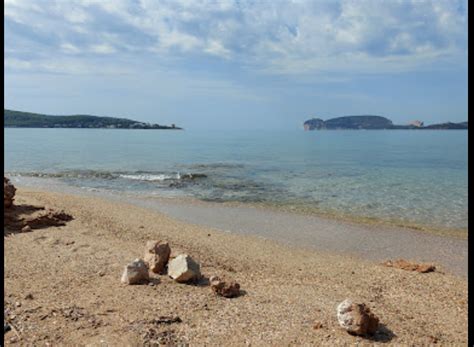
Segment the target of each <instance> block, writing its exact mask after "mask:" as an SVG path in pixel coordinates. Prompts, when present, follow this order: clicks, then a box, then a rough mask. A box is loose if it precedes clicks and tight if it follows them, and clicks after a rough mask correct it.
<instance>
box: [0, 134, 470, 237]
mask: <svg viewBox="0 0 474 347" xmlns="http://www.w3.org/2000/svg"><path fill="white" fill-rule="evenodd" d="M4 135H5V159H4V173H5V175H6V176H8V177H10V178H11V179H12V181H13V182H14V184H18V185H20V186H21V185H24V184H26V185H31V184H33V185H37V186H46V182H49V183H48V184H51V182H57V183H58V186H59V185H62V186H67V187H74V188H77V189H81V190H84V191H94V192H104V193H107V194H116V195H121V194H125V195H133V196H138V197H146V198H149V199H153V198H156V199H160V198H168V199H190V200H199V201H206V202H213V203H238V204H247V205H249V206H251V205H256V206H257V205H258V206H267V207H269V208H278V209H285V210H288V211H294V212H295V213H309V214H321V215H325V216H330V217H333V218H344V219H351V220H354V221H361V222H372V221H375V222H380V223H387V224H396V225H402V226H407V227H413V228H421V229H433V230H458V231H461V232H465V233H467V225H468V171H467V164H468V163H467V160H468V153H467V138H468V136H467V135H468V133H467V131H465V130H430V131H427V130H330V131H328V130H326V131H303V130H302V129H291V130H278V131H272V130H258V131H257V130H249V131H238V130H226V131H222V130H219V131H213V130H183V131H179V130H174V131H171V130H128V129H127V130H125V129H26V128H23V129H22V128H5V129H4Z"/></svg>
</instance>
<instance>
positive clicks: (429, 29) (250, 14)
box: [5, 0, 467, 75]
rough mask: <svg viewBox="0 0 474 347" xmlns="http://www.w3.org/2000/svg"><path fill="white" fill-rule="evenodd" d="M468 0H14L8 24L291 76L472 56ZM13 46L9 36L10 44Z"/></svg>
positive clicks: (96, 48) (66, 47)
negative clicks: (217, 59) (209, 58)
mask: <svg viewBox="0 0 474 347" xmlns="http://www.w3.org/2000/svg"><path fill="white" fill-rule="evenodd" d="M461 7H462V8H464V9H463V10H460V8H461ZM466 7H467V3H466V2H465V1H455V0H451V1H449V0H437V1H435V0H432V1H423V0H412V1H410V0H405V1H395V0H393V1H380V0H359V1H350V0H341V1H338V2H336V1H293V2H283V1H282V2H264V1H257V2H254V1H240V2H237V1H230V0H229V1H215V0H214V1H212V0H208V1H166V0H163V1H152V0H140V1H133V2H132V1H126V0H114V1H104V0H82V1H80V0H72V1H68V2H64V1H59V0H58V1H52V0H51V1H48V2H45V3H42V6H39V5H38V3H36V2H32V1H26V0H23V1H21V0H7V1H6V3H5V18H6V19H7V20H11V21H13V22H15V23H20V24H21V25H23V29H21V30H20V29H19V28H18V27H14V26H12V27H11V28H10V27H9V26H8V25H7V26H6V35H17V36H25V35H27V34H25V31H26V29H25V28H28V27H29V28H30V31H31V33H28V35H30V36H31V37H32V38H30V40H34V39H35V35H37V34H38V33H40V34H43V37H45V38H49V39H50V41H49V42H44V43H43V44H44V45H45V46H47V45H49V46H48V47H45V48H48V49H49V50H53V51H54V50H56V51H55V52H56V53H57V54H60V53H61V52H62V53H64V54H71V53H77V52H78V51H84V52H88V53H89V54H97V55H104V54H107V55H111V56H112V55H113V54H117V53H119V54H122V53H131V54H138V55H141V56H143V55H145V54H156V55H157V58H159V59H168V60H173V59H174V58H175V56H176V54H180V58H189V59H190V60H194V59H195V55H198V56H199V55H201V56H202V55H212V56H215V57H220V58H222V59H225V60H226V61H227V62H231V63H234V64H236V66H241V67H243V66H244V67H246V68H248V69H253V70H255V71H263V72H265V73H271V74H290V75H291V74H305V73H322V72H325V73H329V72H331V71H346V72H353V73H357V72H364V73H369V72H394V71H406V70H411V69H416V68H420V67H426V66H429V65H430V64H436V63H437V62H439V61H442V62H449V60H450V59H451V61H459V59H465V56H466V51H467V14H466V9H465V8H466ZM44 40H45V41H46V39H44ZM15 44H16V43H15V40H8V44H6V51H7V52H14V51H15V49H14V48H15V47H12V46H15ZM24 47H25V45H23V48H24ZM9 54H10V53H9ZM12 58H15V59H26V58H21V57H12ZM29 59H32V58H31V57H29ZM84 59H85V58H84ZM462 61H463V60H462ZM18 66H19V65H18V64H17V67H18Z"/></svg>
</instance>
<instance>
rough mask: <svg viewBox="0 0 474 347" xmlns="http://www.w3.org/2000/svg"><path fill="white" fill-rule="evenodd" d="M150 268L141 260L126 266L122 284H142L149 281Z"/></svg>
mask: <svg viewBox="0 0 474 347" xmlns="http://www.w3.org/2000/svg"><path fill="white" fill-rule="evenodd" d="M149 278H150V277H149V275H148V268H147V266H146V265H145V262H144V261H143V260H141V259H135V260H134V261H133V262H131V263H130V264H128V265H126V266H125V269H124V270H123V274H122V279H121V281H122V283H126V284H141V283H145V282H147V281H148V280H149Z"/></svg>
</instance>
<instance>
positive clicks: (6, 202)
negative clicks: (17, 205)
mask: <svg viewBox="0 0 474 347" xmlns="http://www.w3.org/2000/svg"><path fill="white" fill-rule="evenodd" d="M15 192H16V188H15V186H14V185H13V184H12V183H11V182H10V180H9V179H8V178H6V177H5V176H3V207H4V208H9V207H11V206H12V205H13V200H14V197H15Z"/></svg>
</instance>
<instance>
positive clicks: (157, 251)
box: [143, 241, 171, 274]
mask: <svg viewBox="0 0 474 347" xmlns="http://www.w3.org/2000/svg"><path fill="white" fill-rule="evenodd" d="M170 254H171V249H170V246H169V245H168V243H167V242H160V241H148V242H147V243H146V247H145V256H144V258H143V260H144V261H145V264H146V265H147V266H148V268H149V269H150V271H152V272H154V273H156V274H160V273H162V272H163V271H164V270H165V267H166V264H168V260H169V258H170Z"/></svg>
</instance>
